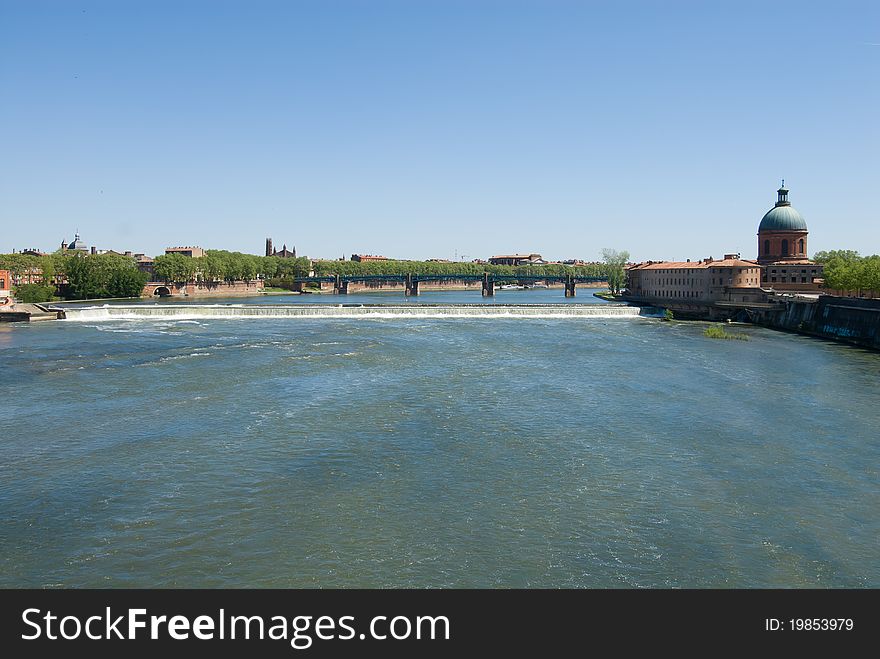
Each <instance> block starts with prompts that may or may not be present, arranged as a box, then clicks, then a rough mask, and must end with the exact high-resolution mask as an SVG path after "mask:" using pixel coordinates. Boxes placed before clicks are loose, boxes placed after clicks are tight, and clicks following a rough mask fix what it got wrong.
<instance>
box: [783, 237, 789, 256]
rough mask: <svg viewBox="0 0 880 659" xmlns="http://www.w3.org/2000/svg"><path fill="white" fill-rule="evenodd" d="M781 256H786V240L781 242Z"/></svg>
mask: <svg viewBox="0 0 880 659" xmlns="http://www.w3.org/2000/svg"><path fill="white" fill-rule="evenodd" d="M782 256H788V239H784V240H783V241H782Z"/></svg>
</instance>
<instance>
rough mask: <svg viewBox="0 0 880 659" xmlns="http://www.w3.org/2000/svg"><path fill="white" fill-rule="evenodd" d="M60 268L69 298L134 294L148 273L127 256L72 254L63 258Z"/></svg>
mask: <svg viewBox="0 0 880 659" xmlns="http://www.w3.org/2000/svg"><path fill="white" fill-rule="evenodd" d="M63 268H64V273H65V275H66V276H67V281H68V284H69V285H68V289H67V297H69V298H71V299H79V300H85V299H91V298H106V297H137V296H139V295H140V294H141V291H142V290H143V288H144V284H145V283H146V282H147V275H146V274H145V273H143V272H141V271H140V270H138V268H137V264H136V263H135V260H134V259H133V258H131V257H128V256H119V255H116V254H97V255H89V254H72V255H70V256H67V257H66V258H65V259H64V263H63Z"/></svg>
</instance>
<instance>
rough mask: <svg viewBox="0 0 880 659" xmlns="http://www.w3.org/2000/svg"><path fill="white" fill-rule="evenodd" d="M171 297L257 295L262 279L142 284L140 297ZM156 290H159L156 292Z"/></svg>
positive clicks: (261, 289)
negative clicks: (163, 295)
mask: <svg viewBox="0 0 880 659" xmlns="http://www.w3.org/2000/svg"><path fill="white" fill-rule="evenodd" d="M162 289H165V290H167V291H168V292H167V295H171V296H173V297H233V296H237V295H258V294H260V293H262V292H263V282H262V281H257V280H254V281H220V282H201V281H200V282H188V283H185V284H183V283H174V284H165V283H162V282H149V283H148V284H147V285H146V286H144V290H143V292H142V293H141V296H142V297H153V296H156V295H159V294H160V293H161V294H166V293H164V291H163V290H162ZM156 291H160V293H157V292H156Z"/></svg>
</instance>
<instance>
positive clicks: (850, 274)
mask: <svg viewBox="0 0 880 659" xmlns="http://www.w3.org/2000/svg"><path fill="white" fill-rule="evenodd" d="M813 260H814V261H816V262H818V263H821V264H822V266H823V272H822V276H823V277H824V279H825V288H826V289H830V290H835V291H852V292H855V293H856V294H860V293H862V292H865V291H875V292H880V256H878V255H877V254H873V255H871V256H859V253H858V252H855V251H853V250H843V249H838V250H831V251H827V252H817V253H816V254H815V255H814V256H813Z"/></svg>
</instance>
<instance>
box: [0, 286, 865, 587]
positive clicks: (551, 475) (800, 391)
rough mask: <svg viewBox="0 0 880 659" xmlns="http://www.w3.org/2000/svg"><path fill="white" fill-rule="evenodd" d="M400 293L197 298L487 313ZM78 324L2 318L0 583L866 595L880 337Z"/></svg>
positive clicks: (508, 296) (371, 323)
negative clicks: (870, 341)
mask: <svg viewBox="0 0 880 659" xmlns="http://www.w3.org/2000/svg"><path fill="white" fill-rule="evenodd" d="M402 298H403V296H402V295H397V294H390V295H382V294H380V295H374V294H367V295H359V296H348V297H347V298H345V299H344V300H343V299H342V298H339V297H335V298H334V297H331V296H317V295H313V296H302V297H289V296H288V297H283V296H268V297H265V298H255V299H251V300H241V299H238V300H223V301H212V302H211V304H213V305H217V304H220V305H224V306H225V304H226V303H234V304H235V305H239V304H245V305H247V304H251V305H252V304H264V305H265V304H272V305H299V304H303V303H306V302H307V303H310V304H316V303H325V304H327V303H330V304H339V302H340V301H344V302H346V303H355V304H357V303H373V304H375V303H390V304H392V305H398V306H400V305H424V304H432V303H478V302H480V301H481V300H480V295H479V292H476V293H475V292H472V291H471V292H462V293H425V294H423V295H422V296H421V297H420V298H419V299H418V300H414V301H409V302H405V301H403V299H402ZM506 302H507V303H516V304H519V303H526V304H531V303H553V304H569V305H571V304H574V305H586V304H590V305H594V304H597V303H599V301H598V300H596V299H595V298H592V297H591V296H590V295H589V293H588V292H586V291H579V296H578V297H577V298H575V299H574V300H568V301H566V300H565V298H563V297H562V291H561V290H550V291H511V292H504V293H503V294H500V295H499V296H498V297H497V298H496V300H495V301H490V302H489V303H488V305H487V306H494V307H496V308H497V307H499V306H503V305H504V303H506ZM163 304H165V303H163ZM175 304H180V303H170V304H169V305H168V306H169V307H173V306H174V305H175ZM187 304H192V303H191V302H190V303H187ZM144 306H145V307H146V306H151V305H149V304H148V305H144ZM154 311H155V309H154ZM597 311H598V309H597ZM76 315H77V313H76V312H73V313H71V318H72V320H68V321H62V322H50V323H42V324H34V325H26V324H16V325H6V326H0V364H2V366H0V410H2V414H0V586H6V587H9V586H32V587H43V586H49V587H51V586H95V587H126V586H128V587H159V586H168V587H177V586H192V587H213V586H233V587H234V586H272V587H336V586H345V587H358V586H360V587H404V586H411V587H425V586H428V587H633V586H638V587H709V586H715V587H732V586H746V587H752V586H761V587H805V586H835V587H838V586H856V587H859V586H871V587H878V586H880V545H878V542H877V539H878V537H880V488H878V485H880V479H878V465H880V440H878V434H880V433H878V428H880V405H878V402H880V378H878V374H880V355H878V354H876V353H870V352H866V351H862V350H860V349H856V348H850V347H844V346H839V345H836V344H833V343H829V342H824V341H820V340H816V339H810V338H806V337H801V336H796V335H790V334H784V333H778V332H773V331H770V330H764V329H760V328H753V327H747V326H735V327H733V328H732V330H731V331H735V332H743V333H746V334H748V335H749V339H750V340H748V341H720V340H712V339H708V338H706V337H704V336H703V335H702V331H703V329H704V327H705V325H704V324H702V323H666V322H661V321H659V320H657V319H654V318H646V317H640V316H636V315H630V316H618V317H607V316H606V315H604V314H602V313H597V314H595V315H592V316H584V315H579V316H571V317H568V316H564V315H560V316H557V317H505V316H499V315H497V311H496V313H495V314H493V313H492V312H487V314H486V315H484V316H474V315H471V316H469V317H448V316H442V315H440V314H434V315H431V314H423V315H412V314H410V315H395V314H387V317H378V318H377V317H311V318H303V317H233V318H230V317H221V316H217V315H214V314H212V313H211V312H210V311H208V310H207V308H206V309H205V310H204V311H203V312H202V313H201V314H195V315H188V316H185V317H183V319H181V317H180V316H179V315H178V316H174V315H164V316H163V315H162V314H161V313H159V314H154V315H152V316H140V315H138V313H137V312H136V311H135V312H132V313H130V314H127V315H125V316H124V317H112V316H109V315H106V314H105V315H103V316H101V315H100V314H98V316H100V317H94V316H95V314H93V317H91V318H89V317H87V316H88V314H80V317H79V319H76Z"/></svg>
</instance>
